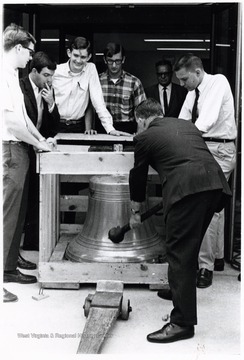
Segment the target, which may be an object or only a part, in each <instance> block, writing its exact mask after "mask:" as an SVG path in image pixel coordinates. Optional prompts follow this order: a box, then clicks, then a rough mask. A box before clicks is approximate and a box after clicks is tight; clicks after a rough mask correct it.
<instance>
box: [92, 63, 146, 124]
mask: <svg viewBox="0 0 244 360" xmlns="http://www.w3.org/2000/svg"><path fill="white" fill-rule="evenodd" d="M99 79H100V83H101V86H102V91H103V96H104V101H105V104H106V106H107V109H108V111H109V112H110V114H111V115H112V117H113V122H114V123H116V122H125V121H134V120H135V117H134V110H135V107H136V106H137V105H139V104H140V103H141V102H142V101H143V100H145V99H146V95H145V92H144V89H143V86H142V83H141V81H140V80H139V79H138V78H137V77H135V76H134V75H131V74H129V73H128V72H125V71H124V70H123V71H122V74H121V76H120V78H119V79H118V80H117V81H116V82H115V83H114V82H113V81H112V80H111V79H110V77H109V74H108V71H105V72H104V73H102V74H100V75H99Z"/></svg>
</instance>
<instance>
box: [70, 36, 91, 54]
mask: <svg viewBox="0 0 244 360" xmlns="http://www.w3.org/2000/svg"><path fill="white" fill-rule="evenodd" d="M68 48H69V49H70V51H72V50H87V53H88V55H90V54H91V43H90V41H89V40H87V39H86V38H84V37H82V36H78V37H77V38H75V39H74V40H73V41H72V42H71V43H70V45H69V47H68Z"/></svg>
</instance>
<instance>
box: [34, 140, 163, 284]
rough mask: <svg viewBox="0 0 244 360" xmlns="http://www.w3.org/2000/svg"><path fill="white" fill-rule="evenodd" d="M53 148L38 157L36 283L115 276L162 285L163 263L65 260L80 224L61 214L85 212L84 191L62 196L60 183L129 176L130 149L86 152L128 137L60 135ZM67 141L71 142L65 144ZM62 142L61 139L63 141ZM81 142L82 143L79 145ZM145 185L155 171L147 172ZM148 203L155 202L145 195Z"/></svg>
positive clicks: (151, 181) (129, 281)
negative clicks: (111, 176) (68, 246)
mask: <svg viewBox="0 0 244 360" xmlns="http://www.w3.org/2000/svg"><path fill="white" fill-rule="evenodd" d="M57 139H58V147H57V151H56V152H50V153H40V154H38V155H37V157H38V159H37V160H38V161H37V171H38V172H39V174H40V175H39V176H40V250H39V282H40V283H41V284H42V286H43V287H44V288H45V287H46V288H74V289H77V288H79V285H80V284H82V283H96V282H97V281H99V280H119V281H123V283H125V284H132V283H135V284H150V285H151V286H153V285H159V286H160V285H163V284H165V283H166V282H167V264H166V263H160V264H159V263H87V262H86V263H76V262H72V261H68V260H66V259H65V258H64V254H65V250H66V247H67V245H68V243H69V241H70V240H72V239H73V237H74V236H75V235H76V234H77V233H79V232H80V231H81V230H82V224H75V223H73V224H64V223H62V221H60V219H61V220H62V216H61V213H62V212H66V211H72V212H76V213H84V212H86V211H87V206H88V196H87V195H67V196H66V195H62V196H60V184H61V183H62V182H78V183H89V179H90V177H91V176H94V175H118V174H119V175H122V174H128V173H129V171H130V169H131V168H132V167H133V164H134V153H133V152H125V151H122V152H112V151H111V152H103V151H99V152H89V151H88V149H89V147H90V145H87V144H88V143H89V144H93V145H94V144H99V145H100V144H101V143H102V144H106V145H107V144H112V145H113V144H115V143H121V144H123V145H125V144H131V142H132V138H128V137H115V136H110V135H90V136H89V135H82V134H65V135H63V134H59V135H58V136H57ZM67 141H70V142H71V144H67V143H66V142H67ZM62 142H64V143H62ZM83 143H84V145H83ZM148 181H149V184H155V183H157V182H158V175H157V174H156V173H155V172H154V170H153V169H150V170H149V178H148ZM149 200H150V205H153V204H155V203H156V202H158V201H160V199H157V198H156V197H152V198H150V199H149Z"/></svg>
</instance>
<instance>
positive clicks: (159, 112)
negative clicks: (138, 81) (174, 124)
mask: <svg viewBox="0 0 244 360" xmlns="http://www.w3.org/2000/svg"><path fill="white" fill-rule="evenodd" d="M135 115H136V117H137V118H141V119H147V118H149V117H151V116H153V117H157V116H163V115H164V113H163V109H162V106H161V105H160V103H159V102H158V101H157V100H155V99H153V98H148V99H146V100H144V101H142V102H141V103H140V104H139V105H138V106H137V107H136V109H135Z"/></svg>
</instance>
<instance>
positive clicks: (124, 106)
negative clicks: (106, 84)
mask: <svg viewBox="0 0 244 360" xmlns="http://www.w3.org/2000/svg"><path fill="white" fill-rule="evenodd" d="M120 107H121V110H122V112H123V113H124V114H129V113H130V111H131V108H132V104H131V97H130V96H129V95H124V96H123V97H122V102H121V104H120Z"/></svg>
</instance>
